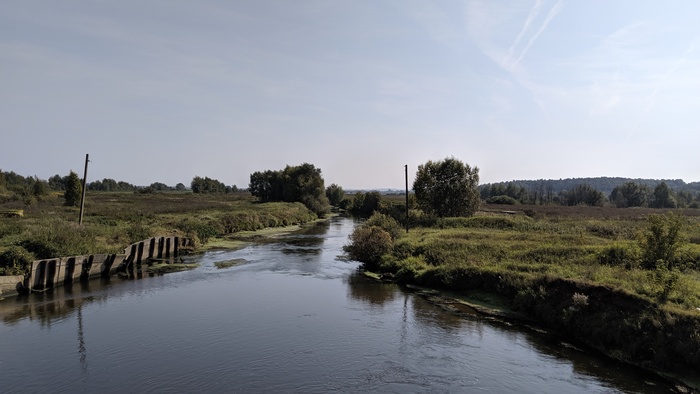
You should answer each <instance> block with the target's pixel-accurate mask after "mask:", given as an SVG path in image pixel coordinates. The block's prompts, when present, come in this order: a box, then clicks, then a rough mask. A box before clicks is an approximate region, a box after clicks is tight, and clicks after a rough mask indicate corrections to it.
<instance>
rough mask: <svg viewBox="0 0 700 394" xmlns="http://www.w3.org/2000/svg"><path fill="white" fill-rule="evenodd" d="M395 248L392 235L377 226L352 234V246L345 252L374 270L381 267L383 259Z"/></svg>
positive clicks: (361, 227)
mask: <svg viewBox="0 0 700 394" xmlns="http://www.w3.org/2000/svg"><path fill="white" fill-rule="evenodd" d="M393 246H394V241H393V240H392V238H391V234H389V233H388V232H386V231H385V230H384V229H382V228H380V227H377V226H360V227H357V228H356V229H355V230H354V231H353V232H352V234H350V244H348V245H345V246H344V247H343V250H344V251H345V252H346V253H347V254H348V256H349V257H350V258H351V259H352V260H357V261H360V262H362V263H363V264H364V266H365V268H367V269H369V270H373V269H376V268H378V267H379V263H380V262H381V258H382V256H383V255H384V254H385V253H389V252H390V251H391V250H392V248H393Z"/></svg>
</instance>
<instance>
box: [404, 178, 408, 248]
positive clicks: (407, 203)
mask: <svg viewBox="0 0 700 394" xmlns="http://www.w3.org/2000/svg"><path fill="white" fill-rule="evenodd" d="M404 169H405V172H406V234H408V164H406V165H405V166H404Z"/></svg>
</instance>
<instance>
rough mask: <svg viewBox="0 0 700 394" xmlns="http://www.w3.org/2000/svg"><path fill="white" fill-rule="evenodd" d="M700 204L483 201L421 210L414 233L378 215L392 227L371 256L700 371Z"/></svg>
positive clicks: (441, 285)
mask: <svg viewBox="0 0 700 394" xmlns="http://www.w3.org/2000/svg"><path fill="white" fill-rule="evenodd" d="M397 202H398V200H397ZM699 214H700V212H699V211H698V210H696V209H693V210H683V211H681V210H676V211H673V212H672V211H668V210H655V209H628V208H611V207H601V208H594V207H561V206H523V205H516V206H488V205H485V206H482V207H481V210H480V211H479V212H478V213H477V214H476V215H475V216H472V217H468V218H438V219H435V218H424V217H422V216H421V215H420V213H419V212H411V218H412V221H413V225H412V227H411V229H410V231H409V233H408V234H406V233H405V230H404V231H396V230H397V229H396V228H391V227H392V226H391V225H387V223H388V222H389V221H387V220H386V219H379V218H370V219H369V220H368V223H374V224H377V225H379V227H382V228H385V229H387V230H388V231H387V233H390V234H391V233H393V234H394V237H393V242H392V244H391V247H390V249H383V250H384V251H385V252H386V253H384V254H383V255H382V256H381V259H378V260H377V261H375V262H374V263H373V264H369V265H368V268H370V269H371V270H376V271H380V272H383V273H385V276H386V273H389V274H390V275H393V277H394V278H395V280H396V281H398V282H402V283H406V284H412V285H418V286H423V287H428V288H436V289H443V290H448V291H453V292H456V293H459V294H462V295H466V296H470V295H471V296H474V297H477V298H483V297H484V295H486V297H487V298H489V297H491V298H492V299H499V300H501V302H502V303H503V304H505V306H507V307H508V308H510V309H511V310H513V311H516V312H518V313H521V314H522V316H524V317H525V318H527V319H531V320H532V321H533V322H537V323H538V324H542V325H544V326H546V327H548V328H551V329H555V330H556V331H558V332H560V333H561V334H562V335H565V336H568V337H570V338H571V339H572V340H575V341H578V342H580V343H583V344H586V345H589V346H591V347H594V348H596V349H599V350H601V351H603V352H605V353H607V354H609V355H611V356H613V357H616V358H619V359H622V360H625V361H628V362H631V363H635V364H638V365H642V366H645V367H648V368H652V369H656V370H663V371H667V372H679V371H683V372H682V374H685V376H688V375H689V374H690V375H691V376H696V375H697V373H696V371H698V370H700V215H699ZM394 224H395V223H394ZM676 230H678V232H675V231H676ZM375 238H376V237H375ZM387 239H390V238H387ZM360 241H361V242H364V241H365V240H363V239H360ZM366 246H367V247H368V248H373V247H376V246H377V244H376V243H367V244H366ZM489 294H490V295H491V296H489ZM693 371H695V372H693Z"/></svg>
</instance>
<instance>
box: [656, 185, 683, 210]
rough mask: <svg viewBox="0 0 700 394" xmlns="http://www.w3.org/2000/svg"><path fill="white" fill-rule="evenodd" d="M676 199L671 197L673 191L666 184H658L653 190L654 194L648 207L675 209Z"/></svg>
mask: <svg viewBox="0 0 700 394" xmlns="http://www.w3.org/2000/svg"><path fill="white" fill-rule="evenodd" d="M677 205H678V204H677V203H676V198H675V197H674V196H673V191H672V190H671V188H670V187H668V185H667V184H666V182H661V183H659V184H658V185H657V186H656V187H655V188H654V193H653V194H652V195H651V202H650V203H649V206H650V207H652V208H676V207H677Z"/></svg>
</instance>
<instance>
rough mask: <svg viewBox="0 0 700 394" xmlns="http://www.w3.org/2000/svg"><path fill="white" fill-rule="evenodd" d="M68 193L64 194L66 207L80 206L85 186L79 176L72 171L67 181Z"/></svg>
mask: <svg viewBox="0 0 700 394" xmlns="http://www.w3.org/2000/svg"><path fill="white" fill-rule="evenodd" d="M65 185H66V191H65V193H64V195H63V196H64V198H65V203H64V204H65V205H67V206H69V207H77V206H78V205H79V204H80V196H81V195H82V193H83V185H82V184H81V182H80V178H78V174H76V173H75V172H73V171H71V172H70V174H68V176H67V177H66V180H65Z"/></svg>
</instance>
